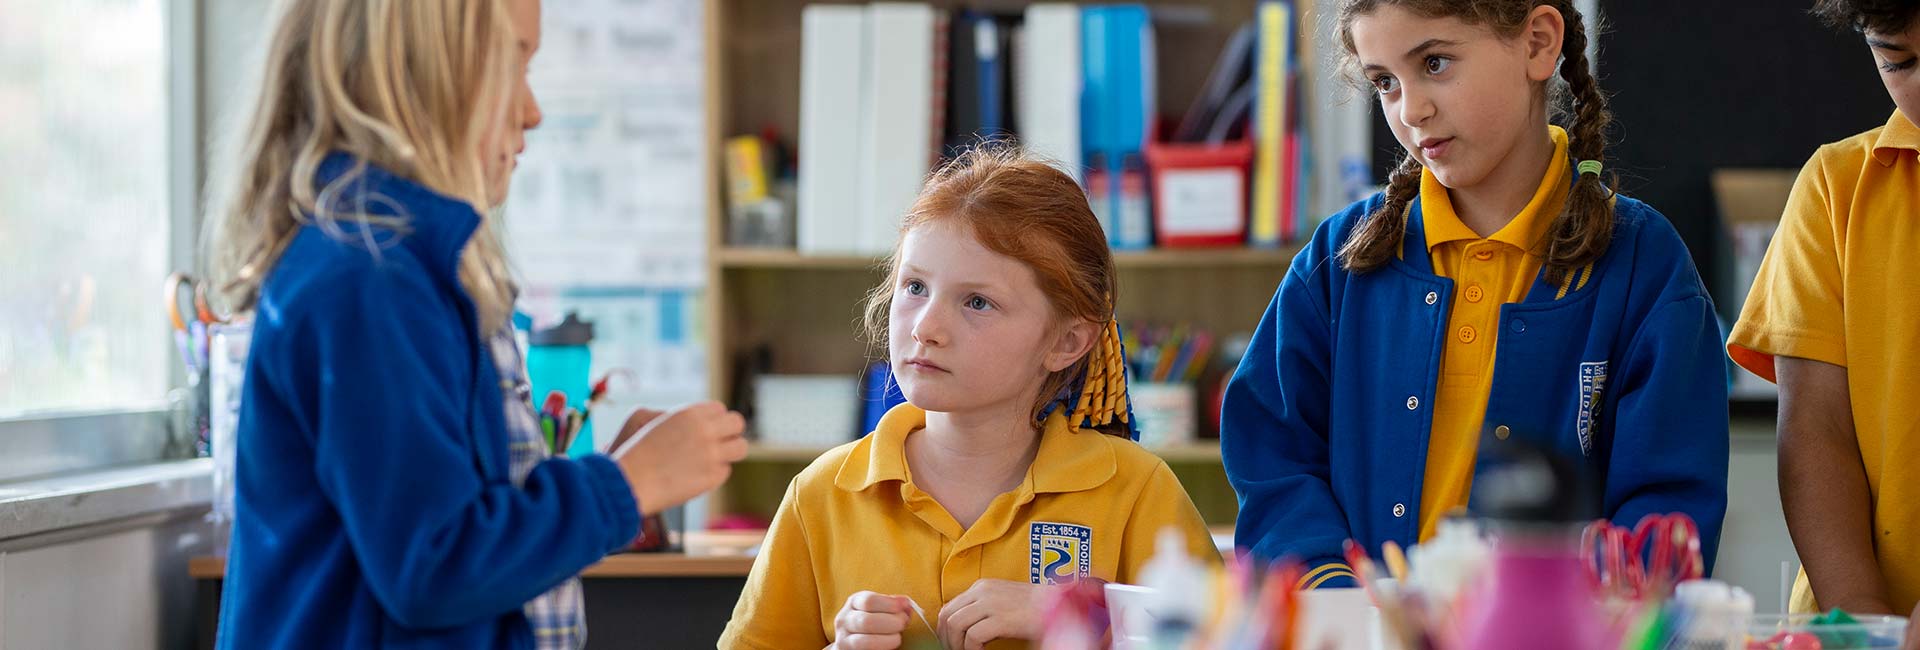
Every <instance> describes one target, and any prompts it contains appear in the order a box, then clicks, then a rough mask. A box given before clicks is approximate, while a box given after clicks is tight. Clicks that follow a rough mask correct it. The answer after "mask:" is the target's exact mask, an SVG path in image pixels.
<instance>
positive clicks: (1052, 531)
mask: <svg viewBox="0 0 1920 650" xmlns="http://www.w3.org/2000/svg"><path fill="white" fill-rule="evenodd" d="M1028 533H1029V534H1028V537H1027V540H1028V541H1027V560H1028V561H1027V581H1028V582H1031V583H1033V584H1036V585H1058V584H1064V583H1068V582H1072V581H1074V580H1077V579H1079V578H1085V577H1087V576H1091V575H1093V529H1092V528H1088V527H1086V526H1079V525H1075V524H1056V523H1053V522H1047V521H1036V522H1033V524H1031V526H1030V528H1029V529H1028Z"/></svg>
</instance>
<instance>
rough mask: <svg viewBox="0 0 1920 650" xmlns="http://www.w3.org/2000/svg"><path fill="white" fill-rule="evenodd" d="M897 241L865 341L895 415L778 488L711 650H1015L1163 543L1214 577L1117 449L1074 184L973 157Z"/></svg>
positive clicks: (1109, 311) (1164, 475) (1101, 313)
mask: <svg viewBox="0 0 1920 650" xmlns="http://www.w3.org/2000/svg"><path fill="white" fill-rule="evenodd" d="M901 233H902V235H901V239H900V242H899V244H898V247H897V248H896V249H895V251H894V254H893V255H892V257H891V259H890V260H889V261H888V263H887V267H886V272H887V279H886V281H885V282H884V283H882V284H880V285H879V286H877V287H876V288H875V289H874V290H873V292H872V294H871V295H870V296H869V300H868V303H867V312H866V323H867V329H868V333H869V337H870V338H871V339H873V340H874V341H875V342H876V343H879V344H883V345H885V346H886V350H887V352H888V358H889V361H890V362H891V364H892V369H893V374H894V376H895V377H896V378H897V380H898V382H899V384H900V388H901V392H902V393H903V394H904V395H905V396H906V398H907V403H905V404H902V405H900V406H897V407H895V408H894V409H893V410H891V411H889V412H888V413H887V414H886V416H885V417H884V418H882V420H881V421H880V424H879V426H878V427H876V429H875V430H874V431H873V432H872V433H871V434H869V435H868V436H866V437H865V438H864V439H862V440H859V441H857V442H854V443H851V444H848V445H844V446H842V447H840V448H838V449H835V450H833V451H830V452H827V453H826V455H824V456H821V457H820V458H819V459H818V460H816V461H814V462H813V464H812V465H811V466H810V467H808V468H807V469H806V470H805V471H803V472H801V473H800V475H799V476H798V477H796V478H795V479H794V480H793V482H792V484H791V485H789V486H788V488H787V494H786V497H785V499H784V501H783V502H782V503H781V505H780V510H779V512H778V513H777V514H776V515H775V516H774V522H773V525H772V527H771V528H770V529H769V531H768V533H767V541H766V543H765V545H764V546H763V547H762V550H761V553H760V556H759V558H758V559H757V560H756V561H755V564H754V568H753V572H752V574H751V576H750V577H749V578H748V579H747V587H746V590H745V592H744V593H742V594H741V597H740V602H739V604H738V605H737V606H736V607H735V609H734V614H733V620H732V622H731V623H729V624H728V626H727V631H726V633H725V634H724V635H723V636H722V637H721V640H720V647H722V648H776V647H777V648H799V647H813V648H818V647H825V646H831V647H835V648H842V649H852V648H896V647H905V646H903V645H902V643H903V642H904V640H905V639H913V638H915V637H916V636H917V637H919V638H920V639H925V638H927V637H928V636H930V635H934V634H937V635H938V637H939V638H940V640H941V641H942V642H943V643H944V646H945V647H948V648H981V647H984V646H986V644H987V643H988V642H995V643H994V644H993V645H992V647H996V648H998V647H1008V646H1012V647H1024V646H1025V642H1026V641H1030V640H1034V639H1037V638H1038V635H1039V633H1040V614H1041V611H1042V603H1043V602H1044V600H1045V596H1046V592H1047V590H1048V589H1051V588H1053V587H1055V586H1057V585H1062V584H1066V583H1070V582H1072V581H1075V580H1081V579H1094V580H1110V581H1120V582H1137V581H1138V580H1139V577H1140V572H1141V570H1142V569H1143V568H1144V566H1145V564H1146V562H1147V560H1148V559H1149V558H1151V557H1152V556H1153V555H1154V552H1155V541H1156V536H1157V535H1159V534H1160V533H1161V532H1162V530H1169V531H1173V532H1174V533H1175V534H1174V535H1173V537H1176V538H1178V539H1180V540H1181V541H1182V542H1183V545H1184V546H1185V550H1186V551H1187V552H1189V553H1191V554H1192V555H1193V556H1194V557H1196V558H1198V559H1200V560H1201V561H1203V562H1207V563H1210V564H1211V563H1218V562H1219V561H1220V557H1219V554H1218V553H1217V552H1216V551H1215V550H1214V546H1213V542H1212V538H1211V536H1210V535H1209V534H1208V532H1207V529H1206V525H1205V524H1204V523H1203V522H1202V521H1201V519H1200V514H1199V512H1198V510H1196V509H1195V508H1194V506H1193V502H1192V500H1191V499H1189V498H1188V496H1187V493H1186V491H1185V489H1183V488H1182V487H1181V486H1180V481H1179V480H1178V479H1176V478H1175V477H1174V475H1173V473H1172V471H1170V470H1169V469H1168V468H1167V465H1166V463H1165V462H1163V461H1161V460H1160V459H1159V458H1158V457H1157V456H1155V455H1153V454H1152V453H1150V452H1148V451H1146V450H1145V449H1142V448H1141V447H1140V446H1139V445H1138V444H1135V443H1134V442H1133V438H1135V437H1136V436H1135V434H1134V431H1133V418H1132V417H1131V415H1130V413H1129V409H1128V404H1127V377H1126V371H1125V362H1124V354H1125V353H1124V351H1123V350H1122V349H1121V344H1120V336H1119V329H1118V326H1117V325H1116V324H1115V321H1114V312H1113V305H1114V299H1115V298H1116V297H1118V295H1119V287H1118V286H1116V282H1115V272H1114V265H1113V256H1112V253H1111V252H1109V251H1108V249H1107V244H1106V236H1105V235H1104V234H1103V233H1102V231H1101V229H1100V224H1099V221H1098V220H1097V219H1096V218H1095V217H1094V215H1093V211H1092V209H1091V208H1090V207H1089V206H1088V204H1087V199H1086V194H1085V193H1084V192H1082V191H1081V189H1080V187H1079V186H1078V185H1076V184H1075V183H1074V181H1073V179H1072V178H1071V177H1069V176H1068V175H1066V174H1064V173H1061V172H1060V171H1058V170H1057V169H1055V168H1053V167H1050V166H1048V165H1047V164H1046V163H1043V162H1040V161H1037V160H1033V159H1029V158H1024V157H1022V156H1020V155H1019V154H1017V153H1014V152H1013V151H1012V150H1011V149H1007V148H1004V147H991V146H990V147H987V148H983V149H979V150H975V151H974V152H972V153H969V154H967V155H965V156H963V157H961V158H960V159H958V160H956V161H954V162H952V163H950V164H948V165H947V166H946V167H944V168H942V169H941V170H939V171H937V172H935V173H934V175H933V177H932V178H931V179H930V180H929V181H928V182H927V184H926V187H925V189H924V190H923V191H922V193H921V195H920V198H919V200H918V201H917V202H916V203H915V204H914V206H913V208H912V210H911V211H910V212H909V213H908V214H907V215H906V218H905V223H904V225H903V227H902V230H901ZM1174 552H1179V551H1178V549H1175V550H1174ZM915 609H921V610H923V611H924V612H925V613H926V617H927V618H926V622H924V623H923V622H922V619H921V618H920V615H919V614H918V613H916V612H915Z"/></svg>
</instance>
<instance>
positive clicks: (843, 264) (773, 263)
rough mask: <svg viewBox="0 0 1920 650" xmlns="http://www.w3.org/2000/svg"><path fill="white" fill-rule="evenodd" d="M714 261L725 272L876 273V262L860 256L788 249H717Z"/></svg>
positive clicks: (878, 261)
mask: <svg viewBox="0 0 1920 650" xmlns="http://www.w3.org/2000/svg"><path fill="white" fill-rule="evenodd" d="M717 257H718V258H719V259H718V260H717V261H718V262H719V264H720V267H721V268H727V269H829V270H844V271H858V270H865V269H873V270H876V271H877V270H878V268H879V265H880V259H879V258H875V257H866V256H863V255H805V254H802V253H800V252H799V251H795V250H793V249H790V248H736V247H728V248H722V249H720V251H719V253H718V255H717Z"/></svg>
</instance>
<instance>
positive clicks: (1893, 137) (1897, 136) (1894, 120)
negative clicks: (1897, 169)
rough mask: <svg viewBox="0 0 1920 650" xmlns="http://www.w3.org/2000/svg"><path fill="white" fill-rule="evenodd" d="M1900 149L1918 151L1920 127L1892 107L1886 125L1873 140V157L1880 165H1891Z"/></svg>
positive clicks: (1919, 148)
mask: <svg viewBox="0 0 1920 650" xmlns="http://www.w3.org/2000/svg"><path fill="white" fill-rule="evenodd" d="M1901 151H1920V127H1915V126H1914V125H1913V122H1912V121H1911V120H1908V119H1907V116H1906V115H1904V114H1901V113H1900V110H1899V109H1894V111H1893V116H1891V117H1888V118H1887V125H1886V126H1885V127H1883V128H1881V129H1880V137H1879V138H1876V139H1875V140H1874V141H1873V159H1874V160H1878V161H1880V164H1882V165H1892V164H1893V161H1894V160H1895V158H1896V157H1897V156H1898V155H1899V153H1900V152H1901Z"/></svg>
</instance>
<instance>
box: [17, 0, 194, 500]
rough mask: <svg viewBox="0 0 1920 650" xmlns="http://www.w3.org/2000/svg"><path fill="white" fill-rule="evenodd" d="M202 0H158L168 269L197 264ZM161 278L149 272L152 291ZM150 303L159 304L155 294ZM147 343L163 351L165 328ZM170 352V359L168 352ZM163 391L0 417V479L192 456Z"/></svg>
mask: <svg viewBox="0 0 1920 650" xmlns="http://www.w3.org/2000/svg"><path fill="white" fill-rule="evenodd" d="M202 2H203V0H164V1H163V2H162V3H161V4H162V7H163V8H162V12H163V14H162V16H161V20H162V22H163V25H162V30H164V36H163V40H162V43H163V45H162V47H163V48H164V50H165V57H166V83H167V86H166V87H167V90H166V93H167V97H166V106H167V118H166V121H167V135H166V139H167V144H166V156H167V162H168V164H167V170H166V174H167V179H166V187H167V221H168V228H167V241H166V242H165V244H166V246H167V256H166V257H167V267H168V268H170V269H177V270H188V269H194V268H196V266H195V263H196V261H197V259H198V253H197V247H198V237H197V235H198V233H199V232H200V221H201V220H200V216H199V215H200V214H201V203H202V195H201V192H200V188H201V186H202V184H203V182H204V180H205V171H204V170H205V154H204V152H203V151H202V150H201V146H200V143H201V142H202V141H203V138H202V134H203V133H204V128H203V127H204V120H203V118H202V116H201V110H200V109H201V104H202V98H201V96H200V93H201V88H200V86H201V78H202V75H203V73H204V68H203V66H202V64H203V57H202V56H201V53H200V44H201V43H202V40H201V18H202ZM160 284H161V278H154V288H155V290H156V291H155V293H156V295H157V294H158V289H159V287H160ZM154 308H155V309H159V308H161V305H160V303H159V301H158V299H157V298H156V299H155V303H154ZM153 345H156V346H164V347H165V348H167V349H168V350H169V351H171V350H172V348H173V345H172V343H171V342H170V341H168V340H167V334H166V333H165V332H155V333H154V336H153ZM171 356H172V355H171V352H169V358H171ZM168 368H169V370H168V373H167V384H166V385H167V391H168V394H169V395H170V394H174V393H175V389H179V388H182V387H185V386H186V385H187V377H186V371H185V369H184V368H183V367H182V366H181V364H180V363H178V362H177V360H176V361H175V362H173V363H170V364H168ZM169 402H170V399H169V398H168V397H167V396H166V395H158V396H155V398H154V399H152V400H149V401H145V402H137V403H129V404H124V405H116V406H114V407H110V408H104V409H92V410H78V411H55V412H49V413H45V414H38V413H35V414H30V415H27V416H24V417H16V418H0V483H5V482H8V481H16V480H21V479H27V478H35V477H43V476H50V475H56V474H64V473H71V472H78V471H86V470H94V469H100V468H105V467H113V466H123V465H129V464H136V463H147V462H155V461H162V460H170V459H180V458H191V457H193V456H195V455H197V453H196V452H195V450H194V437H195V434H194V433H192V432H191V431H188V430H186V427H185V426H181V425H176V424H174V420H175V419H176V418H175V416H174V412H175V409H174V408H172V407H171V406H170V404H169Z"/></svg>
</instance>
